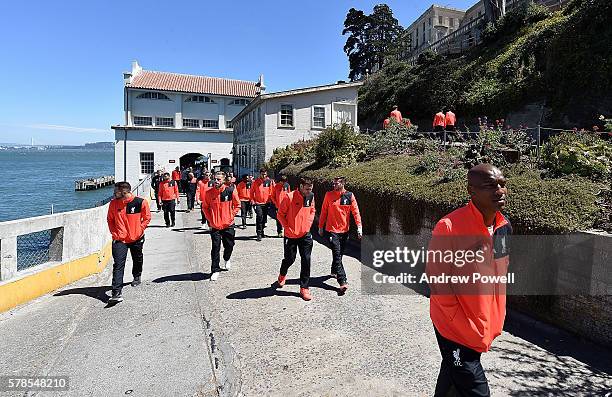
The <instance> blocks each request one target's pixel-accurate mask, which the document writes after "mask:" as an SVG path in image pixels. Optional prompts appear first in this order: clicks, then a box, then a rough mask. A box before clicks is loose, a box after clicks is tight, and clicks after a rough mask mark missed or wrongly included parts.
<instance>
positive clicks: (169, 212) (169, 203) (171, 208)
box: [162, 200, 176, 226]
mask: <svg viewBox="0 0 612 397" xmlns="http://www.w3.org/2000/svg"><path fill="white" fill-rule="evenodd" d="M162 208H163V210H164V221H166V226H168V225H169V224H170V221H172V223H174V219H175V217H176V214H175V211H176V200H164V201H162Z"/></svg>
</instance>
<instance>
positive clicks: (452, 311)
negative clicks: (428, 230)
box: [425, 164, 512, 396]
mask: <svg viewBox="0 0 612 397" xmlns="http://www.w3.org/2000/svg"><path fill="white" fill-rule="evenodd" d="M468 192H469V195H470V198H471V200H470V202H469V203H468V204H467V205H466V206H464V207H461V208H459V209H457V210H455V211H453V212H451V213H450V214H448V215H446V216H445V217H443V218H442V219H441V220H440V221H439V222H438V223H437V224H436V226H435V228H434V230H433V233H432V238H431V241H430V244H429V249H428V252H448V251H450V252H457V253H461V257H462V258H463V259H465V261H464V260H463V259H462V261H461V263H459V261H458V260H455V261H447V260H446V259H444V260H442V259H441V258H438V259H436V256H435V255H432V257H431V258H430V256H429V254H428V256H427V258H428V261H427V265H426V269H425V271H426V273H427V276H428V277H430V278H431V277H432V276H436V277H440V275H449V274H453V275H456V276H459V277H468V279H469V280H472V279H473V276H474V275H475V274H476V273H479V274H485V275H487V276H489V275H496V276H505V275H506V274H507V271H508V265H509V253H508V250H507V248H506V247H507V241H506V239H507V237H509V236H510V235H511V234H512V226H511V225H510V222H509V221H508V218H506V217H505V216H504V215H503V214H502V213H501V210H502V209H503V207H504V205H505V203H506V195H507V193H508V191H507V188H506V179H505V178H504V175H503V174H502V172H501V171H500V170H499V169H497V168H496V167H494V166H492V165H490V164H480V165H477V166H475V167H473V168H472V169H470V171H469V172H468ZM445 255H446V254H445ZM479 255H480V258H479ZM453 257H456V258H459V256H453ZM468 257H471V258H473V259H472V260H468V259H467V258H468ZM445 258H446V256H445ZM429 286H430V289H431V297H430V300H429V302H430V316H431V320H432V322H433V325H434V331H435V334H436V338H437V340H438V345H439V348H440V353H441V354H442V364H441V366H440V373H439V375H438V381H437V384H436V390H435V395H436V396H446V395H447V393H448V392H449V391H451V390H454V391H455V392H456V394H457V395H460V396H489V395H490V390H489V385H488V382H487V378H486V376H485V373H484V370H483V368H482V365H481V363H480V355H481V353H484V352H487V351H489V349H490V348H491V344H492V343H493V340H494V339H495V338H496V337H497V336H499V335H500V334H501V332H502V328H503V326H504V318H505V316H506V293H505V287H506V284H504V283H487V284H484V283H481V284H476V283H470V284H466V283H465V282H464V283H435V282H430V283H429Z"/></svg>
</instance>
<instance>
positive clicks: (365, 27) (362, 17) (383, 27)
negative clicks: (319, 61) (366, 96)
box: [342, 4, 403, 81]
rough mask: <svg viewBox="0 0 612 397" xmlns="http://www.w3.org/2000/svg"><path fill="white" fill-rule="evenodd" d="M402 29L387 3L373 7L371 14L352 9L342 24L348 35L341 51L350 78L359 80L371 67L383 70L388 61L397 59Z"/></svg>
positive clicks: (344, 33)
mask: <svg viewBox="0 0 612 397" xmlns="http://www.w3.org/2000/svg"><path fill="white" fill-rule="evenodd" d="M402 30H403V29H402V27H401V26H400V25H399V23H398V21H397V19H395V17H394V16H393V11H391V8H389V6H388V5H386V4H378V5H376V6H374V10H373V12H372V14H370V15H366V14H365V13H364V12H363V11H361V10H356V9H354V8H351V9H350V10H349V11H348V13H347V15H346V19H345V21H344V30H342V35H347V34H348V38H347V39H346V43H345V45H344V52H345V53H346V55H347V56H348V58H349V69H350V72H349V79H351V80H352V81H355V80H360V79H362V78H363V77H365V76H366V75H367V74H368V72H370V73H371V72H372V71H373V70H374V68H379V69H380V68H382V67H383V65H384V63H385V60H386V59H387V58H393V57H397V56H398V55H399V52H400V51H401V47H399V46H398V45H397V41H398V38H399V37H400V36H401V34H402Z"/></svg>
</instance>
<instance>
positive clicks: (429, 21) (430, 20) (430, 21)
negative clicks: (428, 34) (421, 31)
mask: <svg viewBox="0 0 612 397" xmlns="http://www.w3.org/2000/svg"><path fill="white" fill-rule="evenodd" d="M429 26H431V17H429Z"/></svg>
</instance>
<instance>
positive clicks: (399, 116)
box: [390, 105, 403, 123]
mask: <svg viewBox="0 0 612 397" xmlns="http://www.w3.org/2000/svg"><path fill="white" fill-rule="evenodd" d="M390 116H391V118H393V119H395V121H397V122H398V123H401V122H402V120H403V117H402V112H400V111H399V110H398V109H397V105H393V110H392V111H391V114H390Z"/></svg>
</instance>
